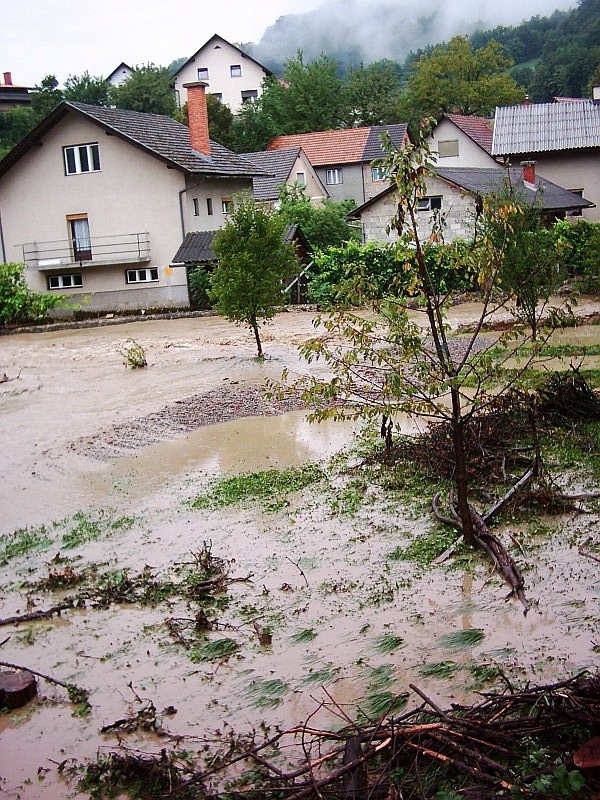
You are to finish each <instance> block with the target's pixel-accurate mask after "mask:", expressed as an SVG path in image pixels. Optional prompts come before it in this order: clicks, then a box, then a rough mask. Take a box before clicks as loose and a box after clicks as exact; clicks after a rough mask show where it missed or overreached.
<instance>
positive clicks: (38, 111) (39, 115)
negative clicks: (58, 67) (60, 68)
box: [30, 75, 63, 125]
mask: <svg viewBox="0 0 600 800" xmlns="http://www.w3.org/2000/svg"><path fill="white" fill-rule="evenodd" d="M30 97H31V113H32V116H33V124H34V125H37V123H38V122H41V120H43V119H44V117H46V116H47V115H48V114H49V113H50V112H51V111H52V109H53V108H55V107H56V106H57V105H58V104H59V103H61V102H62V100H63V93H62V91H61V90H60V89H59V88H58V81H57V80H56V76H55V75H46V76H45V78H43V79H42V81H41V83H40V84H39V85H38V86H36V87H35V89H34V91H33V92H32V93H31V95H30Z"/></svg>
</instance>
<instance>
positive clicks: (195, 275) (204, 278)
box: [188, 264, 211, 309]
mask: <svg viewBox="0 0 600 800" xmlns="http://www.w3.org/2000/svg"><path fill="white" fill-rule="evenodd" d="M188 284H189V287H190V300H191V303H192V305H193V306H194V308H202V309H205V308H210V307H211V302H210V297H209V294H208V293H209V290H210V274H209V272H208V270H207V269H206V267H205V266H203V265H202V264H197V265H196V266H195V267H193V268H192V269H191V270H190V273H189V275H188Z"/></svg>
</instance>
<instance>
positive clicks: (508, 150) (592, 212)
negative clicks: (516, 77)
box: [492, 89, 600, 220]
mask: <svg viewBox="0 0 600 800" xmlns="http://www.w3.org/2000/svg"><path fill="white" fill-rule="evenodd" d="M594 93H595V95H598V96H597V97H595V99H594V100H577V99H573V100H569V101H568V102H554V103H531V104H528V105H520V106H500V107H498V108H497V109H496V118H495V123H494V136H493V142H492V155H494V156H495V157H504V158H507V159H509V160H510V162H511V164H513V165H514V166H517V165H518V164H519V163H520V162H521V161H535V162H536V171H537V173H538V174H539V175H540V176H543V177H544V178H548V180H551V181H553V182H554V183H557V184H559V185H560V186H564V187H566V188H568V189H570V190H571V191H573V192H577V193H578V194H581V196H582V197H584V198H586V199H587V200H590V201H591V203H592V205H591V206H588V207H587V208H585V209H583V211H582V216H583V217H585V218H586V219H589V220H600V90H598V89H595V90H594Z"/></svg>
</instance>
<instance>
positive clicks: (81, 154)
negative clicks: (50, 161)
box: [63, 142, 100, 175]
mask: <svg viewBox="0 0 600 800" xmlns="http://www.w3.org/2000/svg"><path fill="white" fill-rule="evenodd" d="M63 157H64V160H65V175H79V174H80V173H82V172H99V171H100V151H99V149H98V143H97V142H94V143H93V144H76V145H73V146H71V147H63Z"/></svg>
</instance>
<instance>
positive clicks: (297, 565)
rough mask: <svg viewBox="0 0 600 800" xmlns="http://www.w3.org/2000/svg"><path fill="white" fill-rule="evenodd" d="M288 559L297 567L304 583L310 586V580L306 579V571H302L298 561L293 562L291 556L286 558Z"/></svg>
mask: <svg viewBox="0 0 600 800" xmlns="http://www.w3.org/2000/svg"><path fill="white" fill-rule="evenodd" d="M286 558H287V560H288V561H289V562H290V564H293V565H294V566H295V567H296V569H297V570H298V572H299V573H300V575H302V577H303V578H304V582H305V583H306V585H307V586H308V585H309V584H308V580H307V578H306V575H305V574H304V570H303V569H302V567H301V566H300V565H299V564H298V563H297V562H296V561H292V559H291V558H290V557H289V556H286Z"/></svg>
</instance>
